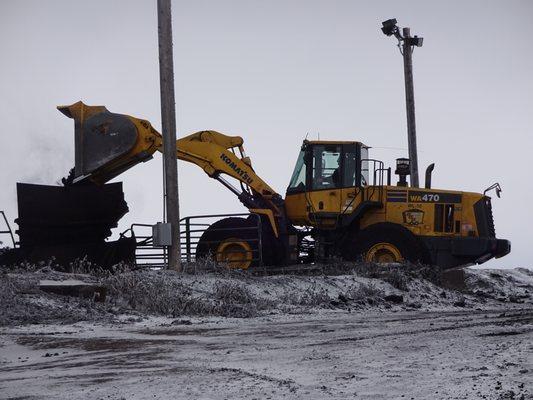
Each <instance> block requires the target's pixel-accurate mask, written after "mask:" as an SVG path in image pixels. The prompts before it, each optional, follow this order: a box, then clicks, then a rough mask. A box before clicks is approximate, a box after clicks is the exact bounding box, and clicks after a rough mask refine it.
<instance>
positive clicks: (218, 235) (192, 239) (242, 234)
mask: <svg viewBox="0 0 533 400" xmlns="http://www.w3.org/2000/svg"><path fill="white" fill-rule="evenodd" d="M228 217H246V221H247V223H246V224H245V225H243V226H239V227H235V226H230V227H225V226H216V225H213V224H214V223H215V222H217V221H219V220H221V219H223V218H228ZM208 228H209V234H208V236H207V237H204V238H203V239H202V236H204V233H205V232H206V231H207V229H208ZM232 233H235V234H234V235H232ZM261 233H262V228H261V217H260V215H259V214H255V213H238V214H212V215H194V216H190V217H185V218H182V219H181V220H180V247H181V249H180V250H181V251H180V254H181V261H182V262H186V263H191V262H196V261H198V260H197V259H196V257H197V254H198V251H200V252H201V253H203V254H204V256H207V257H209V258H211V259H213V260H214V261H217V262H224V260H222V259H221V258H222V256H223V255H225V256H227V255H228V254H232V253H241V251H225V252H224V254H221V253H220V252H217V251H216V249H217V248H218V245H219V244H220V243H221V242H223V241H224V240H228V239H230V238H233V237H234V238H236V239H242V240H243V241H245V242H246V243H247V244H248V245H249V247H250V249H251V251H249V252H247V253H250V257H249V258H246V259H244V260H243V261H250V262H252V263H253V264H255V265H262V264H263V258H262V253H263V252H262V248H263V243H262V235H261ZM200 239H202V242H201V245H202V246H203V247H204V248H200V249H199V248H198V245H199V244H200Z"/></svg>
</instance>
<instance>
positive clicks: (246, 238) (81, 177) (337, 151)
mask: <svg viewBox="0 0 533 400" xmlns="http://www.w3.org/2000/svg"><path fill="white" fill-rule="evenodd" d="M58 109H59V110H60V111H61V112H62V113H63V114H65V115H66V116H68V117H70V118H73V119H74V121H75V167H74V169H73V170H72V171H71V175H70V176H69V178H68V179H66V180H65V184H67V185H83V184H97V185H102V184H104V183H105V182H108V181H109V180H110V179H112V178H114V177H116V176H117V175H119V174H120V173H122V172H124V171H125V170H127V169H129V168H131V167H133V166H134V165H136V164H138V163H140V162H143V161H146V160H148V159H150V158H151V157H152V155H153V153H154V152H156V151H162V137H161V135H160V134H159V133H158V132H157V131H156V130H155V129H154V128H153V127H152V126H151V125H150V123H149V122H148V121H146V120H142V119H138V118H134V117H131V116H128V115H122V114H114V113H111V112H109V111H108V110H107V109H106V108H105V107H103V106H88V105H85V104H83V103H82V102H81V101H80V102H77V103H75V104H72V105H70V106H60V107H58ZM176 157H177V158H178V159H180V160H185V161H188V162H191V163H193V164H196V165H198V166H199V167H200V168H202V169H203V170H204V172H205V173H206V174H207V175H208V176H209V177H211V178H214V179H216V180H218V181H219V182H220V183H222V184H223V185H224V186H225V187H226V188H228V189H229V190H231V191H232V192H233V193H235V195H236V196H237V197H238V199H239V200H240V201H241V202H242V204H243V205H244V206H245V207H246V208H247V209H248V210H249V211H250V215H249V216H245V217H235V216H232V217H229V218H224V219H221V220H219V221H217V222H215V223H214V224H212V225H211V226H209V227H208V228H207V229H206V230H205V231H203V233H202V235H201V237H200V238H199V240H198V241H197V243H196V244H195V246H194V247H195V249H194V251H195V256H196V258H200V257H213V258H214V259H215V260H217V261H219V262H224V263H227V264H228V265H229V266H231V267H235V268H244V269H246V268H248V267H250V266H251V265H254V264H257V263H262V264H264V265H290V264H298V263H303V262H314V261H327V260H348V261H366V262H376V263H398V262H402V261H410V262H421V263H426V264H433V265H438V266H440V267H442V268H453V267H458V266H465V265H471V264H476V263H478V264H480V263H483V262H485V261H487V260H489V259H491V258H493V257H496V258H498V257H502V256H504V255H506V254H508V253H509V252H510V249H511V245H510V242H509V241H508V240H504V239H497V238H496V235H495V230H494V222H493V217H492V209H491V199H490V197H488V196H487V195H486V192H487V191H488V190H491V189H496V193H497V194H498V196H499V193H500V187H499V185H497V184H495V185H493V186H491V187H490V188H489V189H488V190H487V191H485V193H483V194H480V193H470V192H461V191H455V190H453V191H452V190H441V189H433V188H432V187H431V171H432V168H433V165H431V166H430V167H428V170H427V171H426V185H425V186H426V187H425V188H413V187H409V186H408V184H407V179H406V177H407V176H408V175H409V160H408V159H398V160H397V165H396V171H395V173H396V174H397V175H399V182H398V184H397V185H392V184H391V168H385V167H384V165H383V162H381V161H379V160H375V159H372V158H370V155H369V147H368V146H366V145H364V144H363V143H360V142H357V141H319V140H318V141H307V140H305V141H304V142H303V144H302V147H301V149H300V153H299V155H298V158H297V161H296V166H295V168H294V172H293V174H292V177H291V178H290V181H289V185H288V188H287V192H286V196H285V198H283V197H282V196H281V195H279V194H278V193H276V191H275V190H274V189H272V188H271V187H270V186H269V185H268V184H267V183H266V182H265V181H264V180H263V179H262V178H261V177H259V175H257V173H256V172H255V170H254V169H253V167H252V163H251V160H250V158H249V157H248V156H246V154H245V151H244V148H243V139H242V138H241V137H239V136H227V135H224V134H222V133H219V132H215V131H201V132H196V133H194V134H192V135H189V136H186V137H184V138H181V139H179V140H177V142H176ZM254 254H259V257H254Z"/></svg>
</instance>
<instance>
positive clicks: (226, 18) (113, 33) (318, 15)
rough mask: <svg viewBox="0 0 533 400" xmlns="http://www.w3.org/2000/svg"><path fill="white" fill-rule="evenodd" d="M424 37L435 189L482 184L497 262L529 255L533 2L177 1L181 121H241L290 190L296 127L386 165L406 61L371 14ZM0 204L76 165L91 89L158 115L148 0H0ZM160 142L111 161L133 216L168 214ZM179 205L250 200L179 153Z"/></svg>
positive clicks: (183, 127) (193, 125) (419, 53)
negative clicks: (506, 244)
mask: <svg viewBox="0 0 533 400" xmlns="http://www.w3.org/2000/svg"><path fill="white" fill-rule="evenodd" d="M392 17H396V18H397V19H398V22H399V24H400V26H410V27H411V30H412V33H413V34H418V35H419V36H423V37H424V47H422V48H421V49H416V50H415V52H414V77H415V98H416V111H417V128H418V146H419V164H420V172H421V174H423V171H424V169H425V167H426V166H427V165H428V164H429V163H431V162H435V163H436V168H435V172H434V178H433V185H434V187H435V188H442V189H456V190H464V191H475V192H482V191H483V190H484V189H485V188H486V187H488V186H489V185H490V184H492V183H493V182H500V184H501V185H502V187H503V195H502V198H501V199H497V198H496V199H494V200H493V208H494V216H495V222H496V232H497V235H498V236H499V237H502V238H507V239H510V240H511V241H512V243H513V250H512V253H511V254H510V255H508V256H507V257H505V258H503V259H501V260H496V261H492V262H491V263H490V265H492V266H501V267H515V266H531V265H532V264H533V262H532V261H531V260H532V259H533V240H532V239H531V230H532V227H531V224H533V190H532V189H531V183H530V182H531V176H530V175H531V172H530V170H531V168H530V165H531V163H533V160H532V157H531V150H532V144H533V137H532V136H533V135H532V133H533V132H532V130H533V128H532V127H533V45H532V43H533V23H532V20H533V2H532V1H527V0H523V1H516V0H515V1H510V0H505V1H503V0H502V1H486V0H483V1H468V2H467V1H449V0H448V1H440V2H436V1H431V2H430V1H406V2H398V1H380V2H370V1H367V2H363V1H354V0H352V1H326V0H323V1H310V0H306V1H288V0H284V1H281V0H280V1H275V0H269V1H250V0H243V1H229V0H227V1H215V0H212V1H197V0H195V1H188V2H186V1H173V24H174V26H173V28H174V65H175V82H176V103H177V126H178V133H177V134H178V136H184V135H187V134H189V133H192V132H195V131H198V130H204V129H214V130H218V131H221V132H225V133H228V134H231V135H241V136H243V137H244V139H245V147H246V150H247V152H248V154H249V155H250V156H251V158H252V162H253V165H254V168H255V170H256V171H257V172H258V174H259V175H260V176H261V177H262V178H263V179H264V180H265V181H267V182H268V183H269V184H270V185H271V186H272V187H273V188H275V189H276V190H278V191H279V193H281V194H284V193H285V189H286V186H287V184H288V181H289V178H290V175H291V172H292V168H293V166H294V162H295V159H296V156H297V153H298V150H299V146H300V144H301V141H302V140H303V139H304V137H305V136H306V134H308V133H309V137H310V138H316V137H317V134H318V133H320V138H321V139H331V140H360V141H362V142H364V143H365V144H368V145H370V146H372V147H373V149H372V153H371V155H372V156H374V157H376V158H380V159H383V160H384V161H386V162H387V163H388V164H389V165H390V164H391V163H393V160H394V159H395V158H397V157H401V156H406V155H407V150H406V147H407V135H406V123H405V98H404V87H403V69H402V59H401V56H400V53H399V51H398V49H397V48H396V47H395V46H396V43H395V40H394V39H393V38H389V37H386V36H384V35H383V34H382V33H381V31H380V26H381V21H383V20H385V19H388V18H392ZM0 49H1V59H0V61H1V63H0V88H1V96H0V120H1V121H2V130H1V133H0V134H1V146H0V159H1V163H2V164H1V165H2V168H1V169H0V181H1V182H2V191H1V192H0V209H3V210H5V211H6V212H7V215H8V218H9V219H10V221H11V222H12V221H13V219H14V218H16V191H15V183H16V182H19V181H21V182H31V183H45V184H54V183H56V182H58V181H59V179H60V178H61V177H62V176H65V175H66V174H67V173H68V170H69V169H70V168H71V167H72V166H73V163H74V152H73V146H74V125H73V121H72V120H70V119H68V118H66V117H64V116H63V115H62V114H60V113H59V112H58V111H57V110H56V109H55V107H56V106H57V105H60V104H71V103H74V102H76V101H78V100H83V101H84V102H85V103H87V104H89V105H105V106H107V108H108V109H109V110H110V111H112V112H117V113H125V114H130V115H133V116H136V117H139V118H145V119H148V120H149V121H151V122H152V124H153V125H154V127H156V128H157V129H160V126H161V124H160V100H159V68H158V47H157V15H156V1H155V0H153V1H148V0H144V1H131V0H128V1H125V0H124V1H109V0H101V1H96V0H91V1H73V0H64V1H59V0H56V1H54V0H48V1H41V0H35V1H25V0H16V1H15V0H12V1H6V0H3V1H1V2H0ZM161 164H162V161H161V156H160V155H156V157H155V158H154V160H152V161H150V162H148V163H145V164H143V165H139V166H137V167H135V168H133V169H132V170H130V171H128V172H127V173H125V174H123V175H122V176H120V180H122V181H123V182H124V186H125V194H126V200H127V202H128V204H129V208H130V213H129V214H127V215H126V216H125V217H124V218H123V219H122V221H121V224H120V229H119V230H123V229H125V228H126V227H128V226H129V225H130V224H131V223H132V222H145V223H154V222H156V221H159V220H161V215H162V194H161V193H162V172H161V171H162V168H161ZM179 180H180V182H179V185H180V197H181V214H182V216H185V215H192V214H206V213H221V212H238V211H244V209H243V207H242V206H241V204H240V203H239V202H238V201H237V200H236V198H235V197H234V196H233V195H232V194H231V193H230V192H229V191H227V190H226V189H225V188H223V187H222V186H221V185H220V184H219V183H218V182H216V181H214V180H211V179H209V178H207V176H206V175H205V174H204V173H203V172H202V171H201V170H200V169H199V168H198V167H196V166H194V165H188V164H185V163H183V162H180V163H179ZM0 240H2V239H1V238H0Z"/></svg>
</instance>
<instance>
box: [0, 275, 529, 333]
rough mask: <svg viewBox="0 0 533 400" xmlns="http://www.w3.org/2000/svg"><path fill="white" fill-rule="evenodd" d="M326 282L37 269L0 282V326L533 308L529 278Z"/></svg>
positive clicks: (342, 278) (329, 278)
mask: <svg viewBox="0 0 533 400" xmlns="http://www.w3.org/2000/svg"><path fill="white" fill-rule="evenodd" d="M325 272H327V274H323V273H322V274H318V273H316V272H315V273H314V274H313V275H275V276H260V275H252V274H250V273H245V272H236V271H234V272H228V271H225V272H224V271H222V272H221V271H219V272H205V273H197V274H179V273H176V272H174V271H148V270H144V271H141V270H138V271H129V270H125V271H122V272H118V273H114V274H110V273H102V272H100V273H98V274H65V273H61V272H57V271H53V270H50V269H48V268H43V269H40V270H33V271H27V270H24V271H23V270H18V271H17V270H12V271H3V272H2V273H1V274H0V325H4V326H5V325H17V324H35V323H47V322H60V323H70V322H75V321H102V322H105V321H108V322H115V321H117V322H119V321H121V322H124V321H138V320H139V319H141V318H143V317H145V316H149V315H160V316H166V317H171V318H180V317H203V316H222V317H244V318H247V317H256V316H260V315H270V314H283V313H289V314H298V313H312V312H316V311H318V310H321V309H343V310H350V311H357V310H361V311H363V310H368V309H372V310H376V311H379V310H388V309H389V310H417V309H420V310H427V311H432V310H447V309H448V310H451V309H458V308H472V309H487V308H495V307H499V306H501V305H502V304H503V303H507V304H508V306H512V305H514V304H516V305H519V306H520V305H522V306H523V305H524V304H523V303H526V304H533V271H531V270H527V269H521V268H519V269H513V270H474V269H471V270H470V269H468V270H466V271H465V285H464V286H463V287H460V288H458V289H459V290H454V289H449V288H447V286H446V285H445V282H443V278H442V277H441V275H440V274H438V273H436V272H435V271H434V270H431V269H429V268H423V267H422V268H421V267H415V266H390V267H385V268H384V267H378V266H372V265H360V266H355V267H350V269H349V270H348V269H346V268H341V269H339V268H330V269H329V270H328V267H326V268H325ZM73 279H74V280H79V281H83V282H87V283H93V284H97V285H101V286H104V287H105V288H106V289H107V297H106V300H105V302H94V301H92V300H91V299H86V298H79V297H72V296H63V295H58V294H52V293H45V292H43V291H41V290H40V289H39V283H40V282H42V281H45V280H46V281H56V282H57V281H65V280H73Z"/></svg>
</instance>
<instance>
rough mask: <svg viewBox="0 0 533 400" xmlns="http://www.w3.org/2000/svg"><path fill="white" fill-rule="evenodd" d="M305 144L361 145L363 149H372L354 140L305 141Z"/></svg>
mask: <svg viewBox="0 0 533 400" xmlns="http://www.w3.org/2000/svg"><path fill="white" fill-rule="evenodd" d="M304 144H360V145H361V146H362V147H366V148H367V149H369V148H370V146H367V145H366V144H364V143H361V142H356V141H353V140H304Z"/></svg>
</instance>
